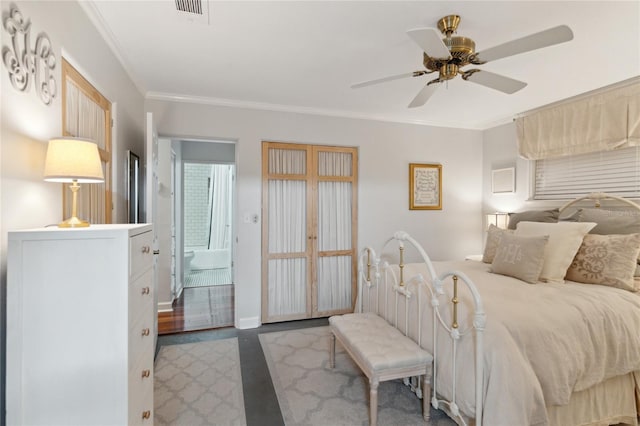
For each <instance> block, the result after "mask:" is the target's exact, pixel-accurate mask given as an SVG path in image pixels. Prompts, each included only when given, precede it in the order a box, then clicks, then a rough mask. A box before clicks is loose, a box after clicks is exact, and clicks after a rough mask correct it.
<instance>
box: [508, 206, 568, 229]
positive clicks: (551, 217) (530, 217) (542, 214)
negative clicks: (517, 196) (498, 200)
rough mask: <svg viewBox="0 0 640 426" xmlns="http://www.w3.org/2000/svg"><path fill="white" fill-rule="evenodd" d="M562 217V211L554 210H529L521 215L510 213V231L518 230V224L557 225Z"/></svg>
mask: <svg viewBox="0 0 640 426" xmlns="http://www.w3.org/2000/svg"><path fill="white" fill-rule="evenodd" d="M558 216H560V209H552V210H527V211H524V212H520V213H509V225H508V226H507V228H508V229H516V228H517V227H518V222H522V221H527V222H546V223H556V222H557V221H558Z"/></svg>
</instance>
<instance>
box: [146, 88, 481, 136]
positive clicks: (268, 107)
mask: <svg viewBox="0 0 640 426" xmlns="http://www.w3.org/2000/svg"><path fill="white" fill-rule="evenodd" d="M145 97H146V99H148V100H158V101H167V102H183V103H191V104H202V105H211V106H222V107H228V108H240V109H253V110H261V111H274V112H289V113H294V114H307V115H320V116H326V117H336V118H349V119H356V120H368V121H381V122H389V123H400V124H415V125H420V126H431V127H451V128H456V129H468V130H483V128H481V127H477V126H464V127H462V126H460V123H442V122H433V121H427V120H413V119H403V118H398V117H393V116H387V115H382V114H366V113H358V112H353V111H342V110H333V109H322V108H310V107H302V106H294V105H282V104H271V103H264V102H252V101H238V100H234V99H224V98H212V97H206V96H192V95H180V94H175V93H166V92H154V91H149V92H147V94H146V96H145Z"/></svg>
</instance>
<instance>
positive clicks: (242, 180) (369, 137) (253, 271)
mask: <svg viewBox="0 0 640 426" xmlns="http://www.w3.org/2000/svg"><path fill="white" fill-rule="evenodd" d="M145 109H146V110H147V111H150V112H153V114H154V122H155V123H157V128H158V133H159V134H160V135H161V136H166V137H170V136H171V137H184V138H189V137H192V138H195V139H222V140H236V141H237V143H236V159H237V161H236V163H237V210H236V211H237V217H236V223H238V227H237V236H238V246H237V248H236V250H237V251H236V253H237V257H236V261H237V265H236V266H237V267H236V271H237V275H236V301H237V307H236V326H238V327H242V328H246V327H255V326H257V325H258V324H259V318H260V292H261V285H260V279H261V274H260V258H261V252H260V251H261V235H260V230H261V227H260V226H261V225H260V223H258V224H253V223H251V224H245V223H243V222H242V220H239V219H240V218H242V216H243V215H244V214H247V213H249V214H253V213H256V214H260V213H261V173H262V171H261V142H262V141H263V140H268V141H284V142H298V143H311V144H322V145H342V146H357V147H359V159H360V165H359V167H360V170H359V206H358V224H359V225H358V233H359V240H358V246H359V247H363V246H366V245H371V246H373V247H379V246H380V245H381V244H382V243H383V242H384V240H385V239H386V238H388V237H389V236H391V234H392V233H393V232H394V231H397V230H400V229H402V230H405V231H407V232H409V233H410V234H412V235H413V236H414V237H415V238H416V239H417V240H418V241H420V242H421V243H422V244H423V245H424V247H425V249H426V250H427V252H428V253H429V254H430V255H431V256H432V258H433V259H436V260H438V259H454V258H459V259H460V258H463V257H464V256H465V255H467V254H470V253H480V250H481V249H482V215H481V203H482V133H481V132H479V131H472V130H460V129H448V128H437V127H427V126H418V125H406V124H395V123H382V122H374V121H366V120H354V119H341V118H332V117H323V116H312V115H304V114H293V113H282V112H270V111H257V110H248V109H234V108H226V107H216V106H210V105H203V104H189V103H181V102H164V101H158V100H147V102H146V107H145ZM411 162H415V163H430V162H433V163H441V164H442V165H443V209H442V210H441V211H410V210H409V209H408V205H409V200H408V198H409V195H408V193H409V190H408V179H409V171H408V167H409V166H408V165H409V163H411Z"/></svg>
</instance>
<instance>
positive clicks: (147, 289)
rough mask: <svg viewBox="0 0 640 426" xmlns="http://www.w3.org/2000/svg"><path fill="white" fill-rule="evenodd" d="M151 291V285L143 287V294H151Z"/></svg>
mask: <svg viewBox="0 0 640 426" xmlns="http://www.w3.org/2000/svg"><path fill="white" fill-rule="evenodd" d="M150 291H151V289H150V288H149V287H144V288H143V289H142V294H149V292H150Z"/></svg>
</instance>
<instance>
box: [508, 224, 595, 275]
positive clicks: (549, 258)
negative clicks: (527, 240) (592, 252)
mask: <svg viewBox="0 0 640 426" xmlns="http://www.w3.org/2000/svg"><path fill="white" fill-rule="evenodd" d="M595 226H596V223H593V222H558V223H542V222H519V223H518V226H517V228H516V232H515V234H516V235H522V236H527V237H536V236H541V235H548V236H549V243H548V244H547V247H546V248H545V249H544V264H543V265H542V272H541V273H540V281H545V282H550V283H564V276H565V275H566V273H567V269H569V266H571V262H572V261H573V258H574V257H575V255H576V253H577V252H578V249H579V248H580V245H581V244H582V240H583V239H584V236H585V235H587V233H589V231H590V230H591V229H593V228H594V227H595Z"/></svg>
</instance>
